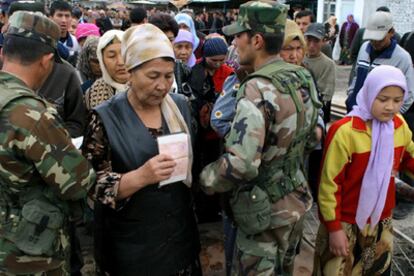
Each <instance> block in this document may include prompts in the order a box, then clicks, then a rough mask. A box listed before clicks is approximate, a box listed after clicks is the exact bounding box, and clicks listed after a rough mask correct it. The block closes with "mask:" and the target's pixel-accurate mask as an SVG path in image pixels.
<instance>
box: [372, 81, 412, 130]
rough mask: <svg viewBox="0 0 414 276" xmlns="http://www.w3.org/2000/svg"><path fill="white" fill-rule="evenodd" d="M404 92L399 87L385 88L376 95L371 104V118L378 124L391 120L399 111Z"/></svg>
mask: <svg viewBox="0 0 414 276" xmlns="http://www.w3.org/2000/svg"><path fill="white" fill-rule="evenodd" d="M403 100H404V91H403V90H402V89H401V87H399V86H387V87H385V88H383V89H382V90H381V92H380V93H378V95H377V97H376V98H375V100H374V102H373V103H372V109H371V113H372V116H373V117H374V118H375V119H377V120H378V121H380V122H387V121H389V120H392V119H393V118H394V116H395V114H397V113H398V112H399V111H400V108H401V105H402V104H403Z"/></svg>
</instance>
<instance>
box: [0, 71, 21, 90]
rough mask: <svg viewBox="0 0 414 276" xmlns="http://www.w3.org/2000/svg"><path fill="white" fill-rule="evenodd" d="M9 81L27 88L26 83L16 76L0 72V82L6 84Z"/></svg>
mask: <svg viewBox="0 0 414 276" xmlns="http://www.w3.org/2000/svg"><path fill="white" fill-rule="evenodd" d="M10 80H12V81H15V82H17V83H18V84H20V85H22V86H25V87H27V85H26V83H25V82H24V81H22V80H21V79H20V78H19V77H18V76H16V75H13V74H11V73H8V72H5V71H0V82H6V81H10Z"/></svg>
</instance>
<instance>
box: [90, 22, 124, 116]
mask: <svg viewBox="0 0 414 276" xmlns="http://www.w3.org/2000/svg"><path fill="white" fill-rule="evenodd" d="M123 35H124V32H123V31H119V30H111V31H108V32H106V33H105V34H104V35H103V36H102V37H100V38H99V42H98V48H97V50H96V54H97V57H98V60H99V65H100V67H101V71H102V78H100V79H98V80H96V81H95V82H94V83H93V85H92V86H91V87H90V88H89V89H88V90H87V91H86V94H85V104H86V108H87V109H88V110H91V109H93V108H94V107H95V106H98V105H99V104H101V103H103V102H105V101H107V100H108V99H110V98H111V97H112V96H114V95H115V94H117V93H119V92H124V91H126V90H127V89H128V86H127V81H128V78H129V73H128V71H127V70H126V67H125V63H124V60H123V58H122V55H121V41H122V37H123Z"/></svg>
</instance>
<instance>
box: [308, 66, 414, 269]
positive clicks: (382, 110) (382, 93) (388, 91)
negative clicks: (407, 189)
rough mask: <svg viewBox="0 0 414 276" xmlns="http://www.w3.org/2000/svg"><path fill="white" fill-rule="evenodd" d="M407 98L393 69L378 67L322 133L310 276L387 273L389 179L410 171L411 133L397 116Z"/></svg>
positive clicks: (399, 74)
mask: <svg viewBox="0 0 414 276" xmlns="http://www.w3.org/2000/svg"><path fill="white" fill-rule="evenodd" d="M407 94H408V91H407V84H406V80H405V77H404V75H403V73H402V72H401V71H400V70H399V69H397V68H395V67H392V66H388V65H382V66H378V67H376V68H375V69H373V70H372V71H371V72H370V73H369V74H368V76H367V79H366V80H365V83H364V86H363V87H362V88H361V91H360V92H359V94H358V96H357V105H356V106H354V109H353V111H352V112H351V113H349V114H348V115H347V116H346V117H345V118H343V119H341V120H339V121H337V122H335V123H334V124H333V125H332V126H331V128H330V129H329V132H328V135H327V139H326V143H325V152H324V156H323V163H322V172H321V177H320V183H319V190H318V204H319V213H320V219H321V222H322V223H321V225H320V228H319V231H318V237H317V242H316V252H315V268H314V274H315V275H328V276H331V275H351V274H352V275H384V274H388V273H389V272H390V264H391V258H392V247H393V245H392V241H393V235H392V220H391V217H392V209H393V208H394V206H395V183H394V177H395V174H396V172H398V171H402V170H404V171H408V172H414V159H413V157H414V143H413V142H412V141H411V135H412V134H411V131H410V130H409V128H408V126H407V123H406V122H405V121H404V119H403V118H402V116H400V115H399V114H398V112H399V110H400V107H401V105H402V103H403V101H404V98H405V97H407V96H408V95H407Z"/></svg>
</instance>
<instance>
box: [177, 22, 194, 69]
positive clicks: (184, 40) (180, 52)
mask: <svg viewBox="0 0 414 276" xmlns="http://www.w3.org/2000/svg"><path fill="white" fill-rule="evenodd" d="M173 45H174V54H175V58H176V59H179V60H181V61H182V62H183V63H185V64H187V65H188V66H189V67H193V66H194V65H195V63H196V58H195V56H194V54H193V49H194V36H193V34H192V33H190V32H189V31H187V30H184V29H181V30H179V31H178V35H177V37H176V38H175V40H174V42H173Z"/></svg>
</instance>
